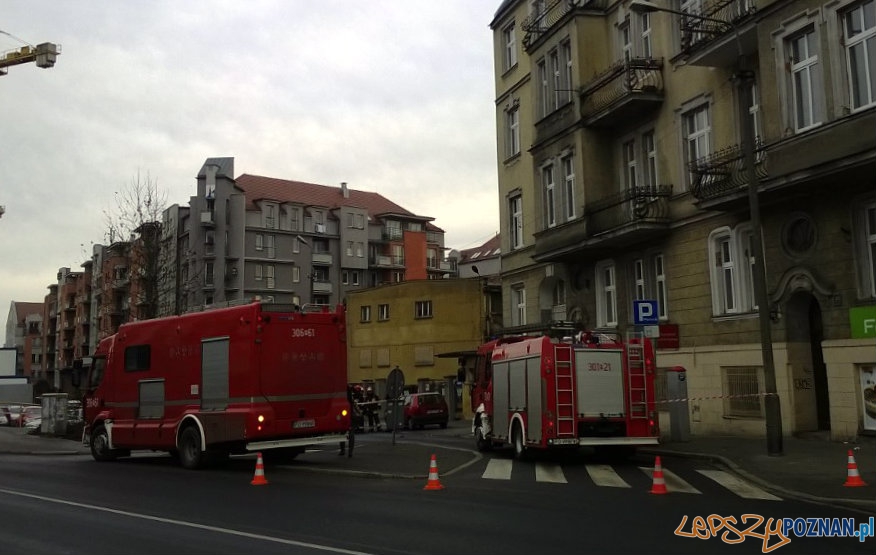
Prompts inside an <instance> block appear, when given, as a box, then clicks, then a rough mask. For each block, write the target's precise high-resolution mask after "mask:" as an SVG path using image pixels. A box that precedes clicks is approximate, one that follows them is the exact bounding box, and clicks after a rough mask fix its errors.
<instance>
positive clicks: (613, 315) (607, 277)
mask: <svg viewBox="0 0 876 555" xmlns="http://www.w3.org/2000/svg"><path fill="white" fill-rule="evenodd" d="M596 323H597V325H598V326H617V284H616V283H615V271H614V262H612V261H610V260H609V261H604V262H600V263H598V264H597V265H596Z"/></svg>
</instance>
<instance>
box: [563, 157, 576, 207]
mask: <svg viewBox="0 0 876 555" xmlns="http://www.w3.org/2000/svg"><path fill="white" fill-rule="evenodd" d="M560 164H561V165H562V168H563V183H564V185H565V190H564V191H563V195H564V197H563V200H564V202H565V203H566V221H569V220H574V219H575V218H576V217H577V214H576V213H575V157H574V156H572V155H571V154H569V155H566V156H563V157H562V158H561V159H560Z"/></svg>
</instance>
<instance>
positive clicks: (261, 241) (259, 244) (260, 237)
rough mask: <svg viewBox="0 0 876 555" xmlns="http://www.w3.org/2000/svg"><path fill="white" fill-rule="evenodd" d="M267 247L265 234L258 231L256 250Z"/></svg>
mask: <svg viewBox="0 0 876 555" xmlns="http://www.w3.org/2000/svg"><path fill="white" fill-rule="evenodd" d="M264 249H265V236H264V235H262V234H261V233H256V236H255V250H257V251H261V250H264Z"/></svg>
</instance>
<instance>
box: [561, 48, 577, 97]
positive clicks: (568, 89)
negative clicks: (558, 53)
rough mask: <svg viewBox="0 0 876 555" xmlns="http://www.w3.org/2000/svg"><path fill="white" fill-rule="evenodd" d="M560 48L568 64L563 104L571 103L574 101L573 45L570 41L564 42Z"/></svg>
mask: <svg viewBox="0 0 876 555" xmlns="http://www.w3.org/2000/svg"><path fill="white" fill-rule="evenodd" d="M560 48H561V49H562V51H563V61H564V62H565V64H566V69H565V77H564V78H563V87H562V88H563V89H565V90H564V91H563V95H562V97H561V98H562V100H563V102H564V103H565V102H571V101H572V83H573V82H574V81H572V43H571V42H569V41H566V42H564V43H563V44H562V45H561V46H560Z"/></svg>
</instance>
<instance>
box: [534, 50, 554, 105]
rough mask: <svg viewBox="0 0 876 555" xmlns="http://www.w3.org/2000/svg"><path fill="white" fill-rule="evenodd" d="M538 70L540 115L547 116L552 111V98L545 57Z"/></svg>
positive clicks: (537, 67)
mask: <svg viewBox="0 0 876 555" xmlns="http://www.w3.org/2000/svg"><path fill="white" fill-rule="evenodd" d="M536 70H537V71H536V76H537V77H538V104H539V111H538V114H539V116H540V117H545V116H547V115H548V114H549V113H550V109H549V105H550V100H551V94H550V81H549V80H548V65H547V60H545V59H544V58H542V59H541V60H539V61H538V64H537V65H536Z"/></svg>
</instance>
